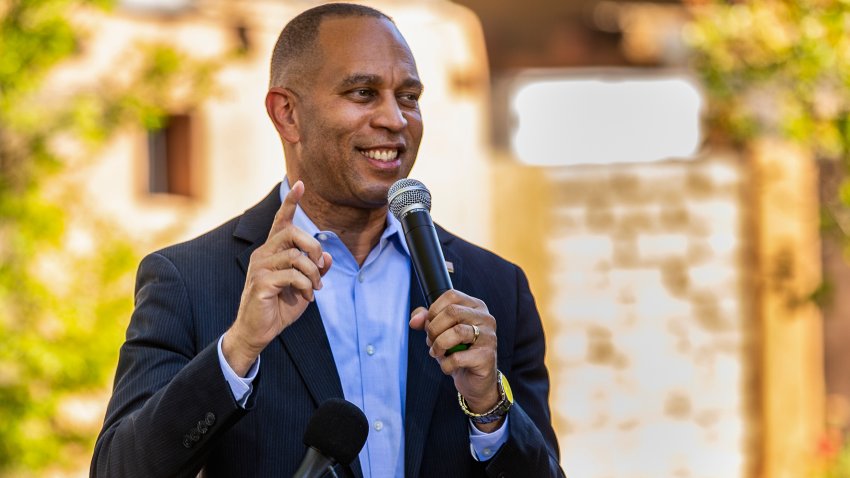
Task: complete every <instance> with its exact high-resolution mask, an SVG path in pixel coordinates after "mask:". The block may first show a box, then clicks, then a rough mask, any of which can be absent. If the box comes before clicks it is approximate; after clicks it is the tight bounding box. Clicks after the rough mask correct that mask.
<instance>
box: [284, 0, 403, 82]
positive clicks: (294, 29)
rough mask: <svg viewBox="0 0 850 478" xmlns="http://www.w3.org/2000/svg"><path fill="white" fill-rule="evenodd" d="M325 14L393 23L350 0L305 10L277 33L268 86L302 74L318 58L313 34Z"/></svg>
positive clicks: (324, 17) (371, 9)
mask: <svg viewBox="0 0 850 478" xmlns="http://www.w3.org/2000/svg"><path fill="white" fill-rule="evenodd" d="M329 17H341V18H347V17H373V18H378V19H386V20H389V21H390V22H392V23H393V24H395V22H393V19H392V18H390V17H389V16H387V15H386V14H384V13H382V12H380V11H378V10H375V9H374V8H372V7H367V6H365V5H357V4H354V3H327V4H325V5H319V6H318V7H313V8H311V9H309V10H305V11H304V12H302V13H301V14H299V15H298V16H296V17H295V18H293V19H292V20H290V21H289V23H287V24H286V26H285V27H284V28H283V31H281V32H280V36H279V37H278V38H277V43H275V45H274V51H273V52H272V59H271V68H270V75H269V87H272V86H281V83H282V82H283V81H284V79H285V78H286V77H292V76H298V75H299V74H301V73H304V72H305V71H306V69H307V67H308V66H309V65H307V62H306V61H305V60H306V59H307V58H309V59H310V60H311V64H313V63H312V62H315V61H316V60H317V59H319V52H318V51H317V49H316V37H318V35H319V27H320V26H321V24H322V21H324V20H325V19H326V18H329Z"/></svg>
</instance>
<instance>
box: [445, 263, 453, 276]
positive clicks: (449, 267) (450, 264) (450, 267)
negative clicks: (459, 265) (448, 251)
mask: <svg viewBox="0 0 850 478" xmlns="http://www.w3.org/2000/svg"><path fill="white" fill-rule="evenodd" d="M446 269H448V270H449V273H451V274H454V272H455V265H454V264H452V262H451V261H446Z"/></svg>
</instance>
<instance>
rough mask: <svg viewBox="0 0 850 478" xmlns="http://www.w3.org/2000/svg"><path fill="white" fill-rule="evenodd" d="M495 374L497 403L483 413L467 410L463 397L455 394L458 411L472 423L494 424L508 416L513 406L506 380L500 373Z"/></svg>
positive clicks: (512, 398) (511, 393)
mask: <svg viewBox="0 0 850 478" xmlns="http://www.w3.org/2000/svg"><path fill="white" fill-rule="evenodd" d="M496 374H497V378H498V380H497V383H498V386H499V396H500V397H501V398H499V403H497V404H496V406H495V407H493V408H491V409H490V410H487V411H486V412H484V413H475V412H473V411H472V410H470V409H469V405H468V404H467V403H466V399H465V398H463V395H461V394H460V392H458V393H457V401H458V403H459V404H460V409H461V410H463V413H465V414H466V416H468V417H469V419H470V420H471V421H472V423H478V424H483V423H492V422H495V421H497V420H499V419H501V418H502V417H504V416H505V415H507V414H508V410H510V409H511V406H512V405H513V404H514V394H513V392H511V385H510V384H509V383H508V379H507V378H505V376H504V375H502V372H500V371H498V370H497V371H496Z"/></svg>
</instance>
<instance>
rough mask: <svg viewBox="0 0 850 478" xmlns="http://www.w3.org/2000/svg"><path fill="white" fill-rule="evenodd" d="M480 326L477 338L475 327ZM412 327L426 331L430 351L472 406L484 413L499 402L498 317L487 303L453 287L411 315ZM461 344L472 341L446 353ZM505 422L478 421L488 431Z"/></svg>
mask: <svg viewBox="0 0 850 478" xmlns="http://www.w3.org/2000/svg"><path fill="white" fill-rule="evenodd" d="M473 325H475V326H477V327H478V329H479V334H478V338H477V339H475V340H474V343H473V338H474V336H475V328H474V327H472V326H473ZM410 326H411V327H412V328H414V329H417V330H423V329H424V330H425V332H426V333H427V334H428V337H427V340H426V342H427V344H428V346H429V347H430V354H431V356H432V357H434V358H435V359H436V360H437V362H439V364H440V368H441V369H442V370H443V373H444V374H446V375H451V376H452V379H454V384H455V388H457V391H458V392H460V394H461V395H463V398H464V399H466V403H467V405H468V406H469V409H470V410H471V411H473V412H475V413H484V412H487V411H488V410H490V409H492V408H493V407H495V406H496V404H497V403H498V402H499V399H500V395H499V388H498V384H497V383H496V381H497V374H496V319H495V318H493V316H492V315H490V312H489V310H487V305H486V304H484V302H482V301H481V300H479V299H476V298H475V297H470V296H468V295H466V294H464V293H462V292H459V291H457V290H454V289H451V290H449V291H446V292H445V293H444V294H443V295H441V296H440V297H439V298H437V300H436V301H435V302H434V303H433V304H431V307H430V308H428V309H426V308H424V307H419V308H417V309H416V310H414V311H413V312H412V313H411V314H410ZM459 344H471V345H470V347H469V348H468V349H466V350H461V351H458V352H454V353H452V354H450V355H448V356H447V355H446V351H447V350H449V349H451V348H452V347H454V346H456V345H459ZM501 423H502V421H501V420H500V421H497V422H493V423H487V424H476V427H477V428H478V429H479V430H481V431H484V432H490V431H493V430H495V429H497V428H498V427H499V426H501Z"/></svg>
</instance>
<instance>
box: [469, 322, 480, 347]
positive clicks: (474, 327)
mask: <svg viewBox="0 0 850 478" xmlns="http://www.w3.org/2000/svg"><path fill="white" fill-rule="evenodd" d="M479 335H481V329H479V328H478V326H477V325H475V324H472V342H470V343H469V346H470V347H472V346H473V345H475V341H476V340H478V336H479Z"/></svg>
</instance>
